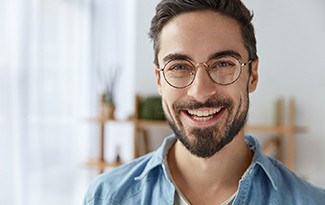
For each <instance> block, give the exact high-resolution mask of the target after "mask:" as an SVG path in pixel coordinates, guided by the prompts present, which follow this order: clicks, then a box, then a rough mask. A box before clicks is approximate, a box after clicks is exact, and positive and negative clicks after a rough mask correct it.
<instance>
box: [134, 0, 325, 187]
mask: <svg viewBox="0 0 325 205" xmlns="http://www.w3.org/2000/svg"><path fill="white" fill-rule="evenodd" d="M157 2H158V0H154V1H153V0H141V1H138V2H137V12H136V14H137V19H136V29H137V31H136V35H137V37H136V40H137V42H136V68H135V69H136V92H137V93H143V94H152V93H156V86H155V80H154V74H153V67H152V61H153V50H152V44H151V43H150V41H149V39H148V37H147V32H148V30H149V26H150V20H151V17H152V16H153V14H154V7H155V5H156V3H157ZM244 2H245V3H246V4H247V5H248V6H249V8H250V9H252V10H254V13H255V20H254V24H255V28H256V35H257V40H258V54H259V57H260V67H259V72H260V82H259V86H258V89H257V91H256V92H255V93H254V94H252V95H251V111H250V122H251V123H254V124H256V123H258V124H267V123H272V120H273V114H272V112H273V107H274V105H273V104H274V100H275V99H276V98H278V97H281V96H283V97H286V98H288V97H294V98H295V99H296V102H297V109H298V111H297V118H298V119H297V123H298V125H301V126H306V127H307V128H308V132H307V133H305V134H298V135H297V173H299V174H301V175H303V176H305V177H307V179H308V180H309V181H311V182H312V183H314V184H317V185H319V186H322V187H325V175H324V173H325V149H323V147H324V145H325V126H324V122H323V120H322V117H323V116H325V109H323V105H324V104H325V94H324V90H325V56H324V55H325V12H324V11H325V2H324V1H323V0H312V1H304V0H286V1H281V0H272V1H256V0H245V1H244Z"/></svg>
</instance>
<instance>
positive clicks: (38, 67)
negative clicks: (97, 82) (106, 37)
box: [0, 0, 94, 205]
mask: <svg viewBox="0 0 325 205" xmlns="http://www.w3.org/2000/svg"><path fill="white" fill-rule="evenodd" d="M91 9H92V6H91V1H90V0H0V204H11V205H38V204H46V205H52V204H53V205H58V204H60V205H64V204H67V205H70V204H81V202H82V197H83V195H84V192H85V190H86V188H87V185H88V182H89V172H88V171H87V169H86V168H84V167H83V165H82V164H83V163H84V162H85V159H87V158H88V157H89V148H90V146H89V139H90V138H89V135H90V130H89V129H90V128H89V125H88V124H87V123H86V122H85V120H84V119H85V117H87V116H90V114H91V113H92V110H91V109H90V108H91V107H94V106H93V105H92V100H91V99H93V96H92V95H93V94H91V93H92V92H91V90H92V83H91V76H92V75H93V74H92V72H91V66H90V65H91V43H90V41H91V19H92V12H91Z"/></svg>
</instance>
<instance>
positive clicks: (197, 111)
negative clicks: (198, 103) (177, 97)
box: [188, 108, 221, 117]
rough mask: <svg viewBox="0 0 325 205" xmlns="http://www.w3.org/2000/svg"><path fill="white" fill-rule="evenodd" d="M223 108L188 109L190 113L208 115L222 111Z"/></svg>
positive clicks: (197, 115)
mask: <svg viewBox="0 0 325 205" xmlns="http://www.w3.org/2000/svg"><path fill="white" fill-rule="evenodd" d="M220 110H221V108H213V109H209V110H188V113H189V114H190V115H194V116H196V117H207V116H210V115H214V114H216V113H218V112H220Z"/></svg>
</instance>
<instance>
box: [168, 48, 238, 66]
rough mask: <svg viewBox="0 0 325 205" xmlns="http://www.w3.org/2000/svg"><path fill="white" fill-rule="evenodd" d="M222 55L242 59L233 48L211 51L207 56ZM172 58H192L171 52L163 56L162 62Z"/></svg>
mask: <svg viewBox="0 0 325 205" xmlns="http://www.w3.org/2000/svg"><path fill="white" fill-rule="evenodd" d="M224 56H232V57H235V58H238V59H240V60H242V57H241V55H240V54H239V53H238V52H237V51H234V50H224V51H219V52H216V53H213V54H212V55H210V56H209V59H208V61H209V60H211V59H216V58H220V57H224ZM172 60H189V61H193V59H192V58H191V57H190V56H188V55H186V54H180V53H171V54H168V55H167V56H165V57H164V58H163V64H166V63H167V62H168V61H172Z"/></svg>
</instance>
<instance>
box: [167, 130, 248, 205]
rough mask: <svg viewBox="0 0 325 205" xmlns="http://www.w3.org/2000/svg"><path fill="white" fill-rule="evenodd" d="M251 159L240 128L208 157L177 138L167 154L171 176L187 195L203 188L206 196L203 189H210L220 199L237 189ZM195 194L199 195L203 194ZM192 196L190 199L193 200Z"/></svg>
mask: <svg viewBox="0 0 325 205" xmlns="http://www.w3.org/2000/svg"><path fill="white" fill-rule="evenodd" d="M251 160H252V152H251V150H249V148H248V147H247V145H246V144H245V142H244V132H243V131H241V132H240V133H239V134H238V136H236V137H235V138H234V139H233V141H232V142H231V143H229V144H228V145H226V146H225V147H224V148H223V149H222V150H220V151H219V152H218V153H216V154H215V155H214V156H212V157H211V158H208V159H205V158H199V157H196V156H194V155H192V154H191V153H190V152H189V151H188V150H187V149H186V148H185V147H184V146H183V144H182V143H181V142H179V141H177V142H176V143H175V145H174V146H173V148H172V149H171V150H170V152H169V154H168V165H169V168H170V172H171V175H172V178H173V180H174V182H175V183H176V186H177V187H178V188H179V189H180V191H181V192H182V193H183V194H184V195H185V197H186V198H188V199H189V198H193V194H191V193H192V192H193V193H200V192H202V190H205V191H204V192H203V193H202V194H203V195H204V194H206V196H205V197H209V193H206V190H210V192H211V193H210V194H211V196H214V198H215V197H216V196H219V197H218V199H220V201H221V202H222V200H223V199H227V197H229V196H231V195H232V194H233V193H235V192H236V190H237V188H238V184H239V180H240V179H241V177H242V176H243V174H244V172H245V171H246V170H247V168H248V166H249V165H250V163H251ZM195 195H196V196H200V198H201V197H202V195H198V194H195ZM189 200H190V199H189ZM194 200H195V199H192V200H190V201H191V203H192V204H194V203H193V201H194ZM213 200H215V199H213ZM201 202H202V198H201ZM201 204H202V203H201ZM214 204H215V201H214Z"/></svg>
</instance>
